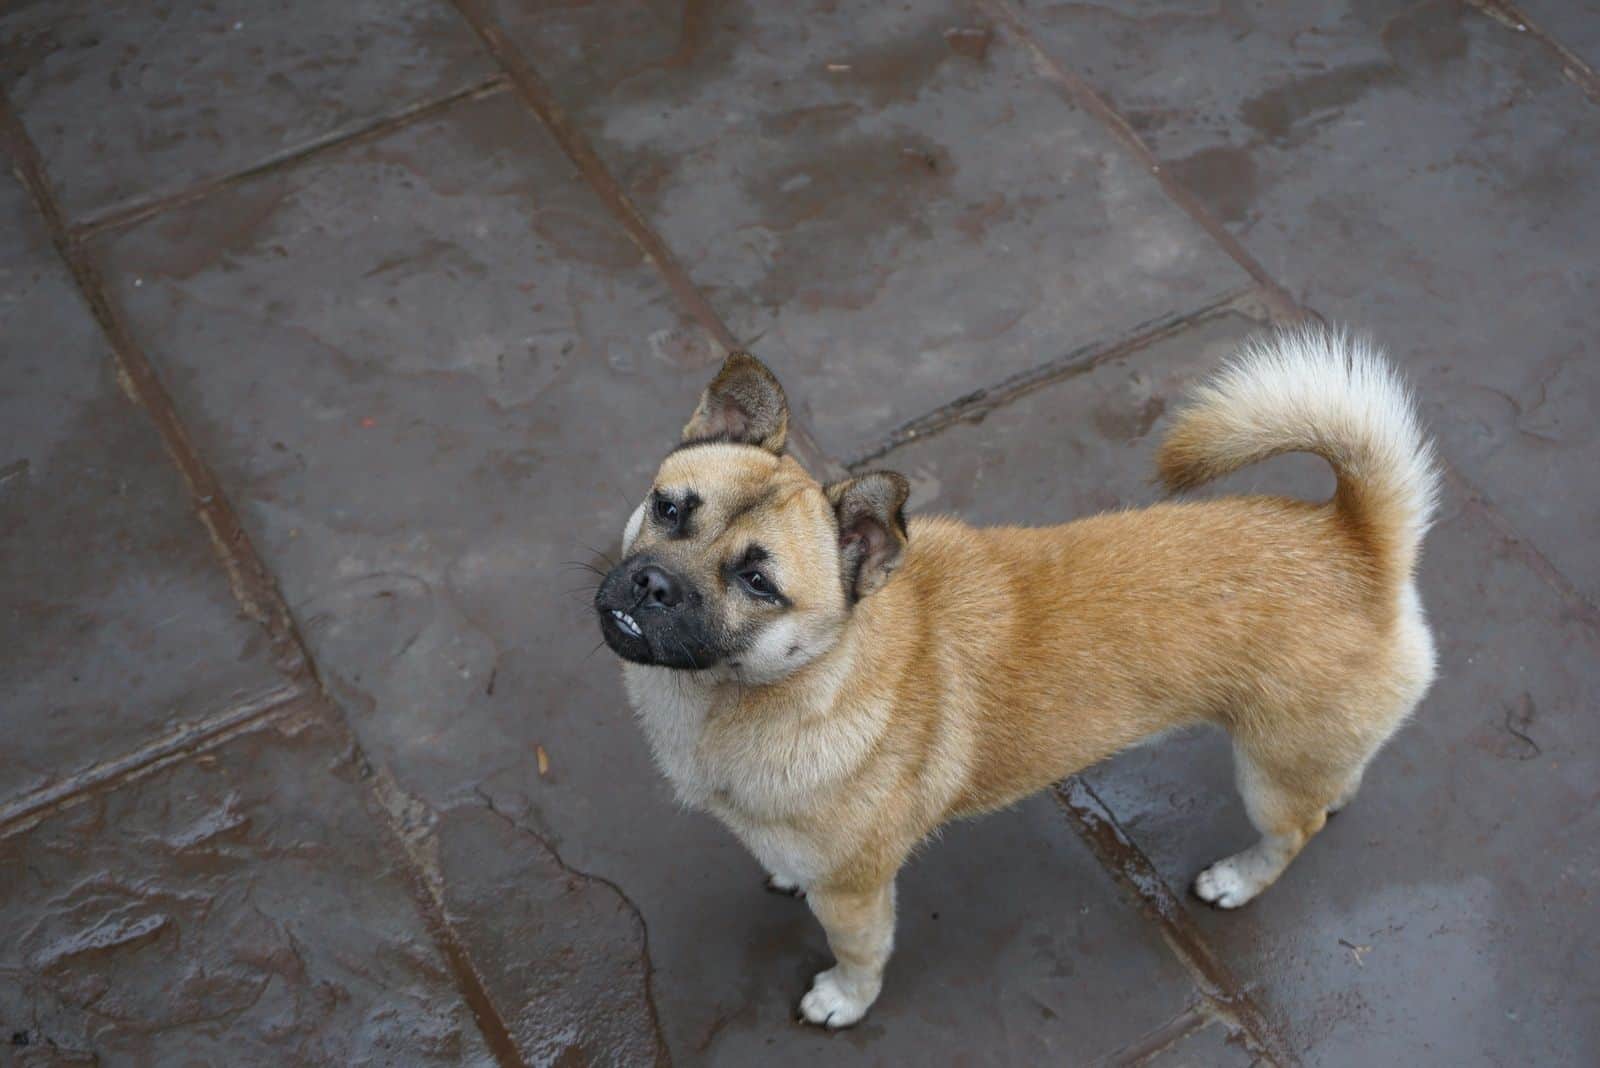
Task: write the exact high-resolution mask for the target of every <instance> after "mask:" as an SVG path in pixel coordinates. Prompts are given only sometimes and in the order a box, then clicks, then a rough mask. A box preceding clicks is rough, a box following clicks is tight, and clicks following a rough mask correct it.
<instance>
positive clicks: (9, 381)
mask: <svg viewBox="0 0 1600 1068" xmlns="http://www.w3.org/2000/svg"><path fill="white" fill-rule="evenodd" d="M0 232H3V233H4V234H5V235H6V239H5V241H4V242H0V366H3V367H4V373H3V374H0V544H3V545H4V550H3V551H0V650H3V652H0V708H4V709H5V721H6V726H7V731H6V736H7V738H6V754H5V759H4V760H0V804H3V803H4V802H6V801H8V800H12V799H14V798H15V797H16V796H17V795H19V794H22V793H26V792H29V791H32V790H36V789H40V788H43V787H46V786H49V785H51V784H52V783H55V782H58V781H59V780H60V779H62V778H63V777H66V776H70V775H71V774H72V773H75V772H79V771H82V770H83V769H84V768H86V767H88V766H89V765H92V764H95V763H98V762H101V761H105V760H110V759H113V758H115V757H118V756H121V755H122V754H124V753H127V752H129V751H131V750H133V749H136V748H138V747H139V746H141V745H142V744H144V743H146V742H149V741H151V740H152V739H153V738H155V737H157V736H160V735H163V734H165V733H166V732H168V731H169V730H172V729H175V728H178V727H180V726H181V725H183V724H186V723H191V722H192V721H194V720H196V719H200V718H203V717H204V716H206V715H208V714H211V713H216V712H220V711H222V710H223V709H224V708H226V707H228V706H230V705H233V704H235V703H238V702H241V701H244V700H248V699H251V698H254V697H257V696H259V695H261V694H263V693H264V692H267V691H270V690H272V689H274V688H276V687H278V686H279V685H280V684H281V682H280V680H279V678H278V676H277V674H276V672H275V671H274V670H273V667H272V665H271V663H270V660H269V650H268V649H267V647H266V643H265V642H264V640H263V637H262V634H261V632H260V630H259V628H257V627H256V626H255V625H254V624H252V623H250V622H248V621H247V620H244V619H242V618H240V615H239V610H238V608H237V605H236V602H235V601H234V599H233V596H232V594H231V593H230V592H229V589H228V584H227V580H226V578H225V577H224V574H223V571H222V568H221V567H220V565H219V564H218V563H217V561H216V558H215V556H214V554H213V553H212V551H211V547H210V545H209V543H208V541H207V538H206V533H205V528H204V527H202V526H201V525H200V522H199V521H198V520H197V519H196V517H195V515H194V512H193V510H192V509H191V507H190V504H189V494H188V490H187V488H186V487H185V486H184V483H183V480H182V479H181V478H180V477H179V475H178V472H177V469H176V468H175V467H173V465H172V463H171V461H170V460H168V458H167V455H166V453H165V451H164V450H163V449H162V445H161V441H160V438H159V437H158V435H157V433H156V431H155V428H154V427H153V426H152V425H151V424H150V422H149V420H148V419H147V418H146V416H145V414H144V413H143V412H142V411H140V410H139V409H137V408H135V407H134V406H133V405H132V404H130V403H129V402H128V400H127V398H126V397H125V396H123V394H122V391H121V390H120V389H119V388H118V385H117V381H116V375H115V371H114V368H113V364H112V360H111V356H110V353H109V352H108V351H107V350H106V348H105V343H104V341H103V338H102V335H101V333H100V329H99V327H98V326H97V325H96V323H95V321H94V319H93V318H92V317H91V316H90V314H89V312H88V309H87V308H86V307H85V306H84V304H83V303H82V302H81V301H80V299H79V297H78V293H77V290H76V288H75V287H74V286H73V284H72V280H71V278H70V276H69V275H68V273H67V271H66V268H65V267H64V266H63V265H62V263H61V260H60V259H59V258H58V257H57V256H56V253H55V250H54V248H52V247H51V244H50V242H49V239H48V238H47V236H46V235H45V234H44V233H43V230H42V227H41V225H40V224H39V222H38V220H37V218H36V216H35V215H34V212H33V207H32V205H31V203H30V201H29V200H28V197H27V196H26V194H25V193H24V192H23V190H22V189H21V187H20V186H18V185H17V184H16V182H15V181H14V180H13V179H12V177H11V175H10V173H9V171H7V173H5V174H4V175H0Z"/></svg>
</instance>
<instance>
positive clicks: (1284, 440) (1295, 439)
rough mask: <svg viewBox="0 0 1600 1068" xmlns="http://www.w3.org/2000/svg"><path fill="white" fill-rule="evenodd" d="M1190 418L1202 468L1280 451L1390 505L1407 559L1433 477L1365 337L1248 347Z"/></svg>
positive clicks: (1273, 341)
mask: <svg viewBox="0 0 1600 1068" xmlns="http://www.w3.org/2000/svg"><path fill="white" fill-rule="evenodd" d="M1189 413H1190V414H1192V415H1195V416H1205V417H1208V419H1209V422H1208V423H1207V433H1208V437H1209V440H1208V441H1207V449H1208V451H1214V456H1213V457H1212V458H1211V462H1212V463H1214V464H1217V465H1218V466H1219V467H1221V468H1223V469H1225V470H1230V471H1231V470H1235V469H1237V468H1239V467H1243V466H1244V465H1245V464H1248V463H1254V462H1256V461H1257V460H1260V459H1264V458H1265V457H1267V456H1271V455H1275V454H1277V453H1280V452H1289V451H1304V452H1315V453H1319V454H1321V455H1323V456H1326V457H1328V458H1329V459H1331V460H1333V461H1334V463H1335V464H1336V465H1337V466H1340V467H1342V468H1344V470H1346V471H1347V472H1348V473H1349V474H1350V475H1351V477H1353V478H1355V479H1356V480H1357V481H1359V482H1360V483H1362V484H1363V485H1366V486H1368V487H1370V488H1372V489H1374V490H1376V491H1377V492H1378V493H1379V494H1380V495H1381V496H1382V497H1384V498H1386V499H1387V500H1388V501H1390V502H1392V504H1393V506H1394V507H1395V509H1396V514H1395V519H1396V521H1397V522H1399V524H1400V529H1399V530H1398V531H1397V533H1398V534H1399V535H1400V541H1401V543H1402V545H1403V546H1405V547H1406V550H1407V552H1408V555H1412V556H1414V554H1415V552H1416V549H1417V546H1419V545H1420V544H1421V542H1422V535H1423V534H1424V533H1425V532H1426V530H1427V527H1428V523H1429V521H1430V520H1431V519H1432V516H1433V512H1434V507H1435V504H1436V501H1437V497H1438V487H1439V475H1438V469H1437V467H1436V465H1435V462H1434V456H1433V447H1432V446H1431V445H1430V444H1429V442H1428V441H1427V439H1426V438H1425V437H1424V436H1423V433H1422V426H1421V422H1420V420H1419V419H1418V417H1417V413H1416V408H1415V406H1414V405H1413V404H1412V401H1411V396H1410V394H1409V392H1408V391H1407V389H1406V386H1405V383H1404V382H1403V381H1402V380H1401V378H1400V376H1399V375H1398V374H1397V373H1396V372H1395V370H1394V368H1393V367H1392V366H1391V365H1390V363H1389V361H1388V360H1386V359H1385V358H1384V356H1383V354H1382V353H1381V352H1379V350H1378V349H1377V348H1376V347H1375V346H1374V345H1373V344H1372V342H1371V341H1369V340H1368V339H1366V338H1364V337H1360V336H1357V335H1352V334H1350V333H1348V332H1346V331H1343V330H1330V329H1327V328H1324V327H1320V326H1313V325H1303V326H1298V327H1292V328H1289V329H1285V330H1280V331H1278V332H1276V333H1274V334H1270V335H1267V336H1264V337H1261V338H1256V339H1253V340H1251V341H1248V342H1246V343H1245V345H1244V346H1243V347H1242V348H1241V349H1240V350H1239V352H1238V353H1237V354H1236V355H1235V356H1234V357H1233V358H1232V359H1231V360H1229V361H1228V363H1227V364H1226V365H1225V366H1224V367H1223V368H1222V370H1220V371H1219V372H1217V374H1216V375H1215V376H1214V377H1213V378H1211V379H1210V380H1209V381H1208V382H1206V383H1205V384H1204V385H1202V386H1200V387H1199V388H1197V389H1196V390H1195V391H1194V392H1193V394H1192V395H1191V403H1190V408H1189ZM1180 418H1181V417H1180ZM1406 563H1407V564H1409V561H1406Z"/></svg>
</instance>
